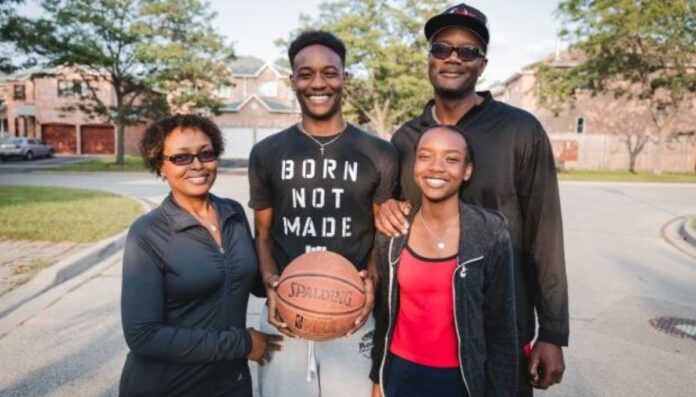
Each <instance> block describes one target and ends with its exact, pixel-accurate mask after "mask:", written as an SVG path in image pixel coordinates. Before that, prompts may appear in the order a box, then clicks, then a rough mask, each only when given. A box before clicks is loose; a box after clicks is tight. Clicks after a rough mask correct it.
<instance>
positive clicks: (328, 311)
mask: <svg viewBox="0 0 696 397" xmlns="http://www.w3.org/2000/svg"><path fill="white" fill-rule="evenodd" d="M365 298H366V297H365V284H364V281H363V279H362V278H361V277H360V275H359V274H358V271H357V270H356V269H355V267H354V266H353V265H352V264H351V263H350V262H349V261H348V260H347V259H346V258H344V257H342V256H341V255H339V254H337V253H335V252H330V251H322V252H308V253H306V254H303V255H300V256H298V257H297V258H295V260H293V261H292V262H290V264H289V265H288V266H287V267H286V268H285V270H284V271H283V274H281V276H280V280H279V282H278V314H280V317H281V318H282V319H283V321H284V322H285V323H286V324H287V325H288V328H290V330H292V331H293V332H295V333H296V334H298V335H300V336H302V337H303V338H306V339H311V340H315V341H325V340H330V339H334V338H338V337H341V336H344V335H345V334H346V333H347V332H348V331H350V330H351V329H352V328H353V325H354V324H355V320H356V319H357V318H358V316H359V315H360V311H361V310H362V308H363V306H365Z"/></svg>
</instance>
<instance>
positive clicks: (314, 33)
mask: <svg viewBox="0 0 696 397" xmlns="http://www.w3.org/2000/svg"><path fill="white" fill-rule="evenodd" d="M314 44H319V45H323V46H324V47H327V48H329V49H330V50H331V51H333V52H335V53H336V54H337V55H338V57H339V58H341V64H343V65H344V66H345V64H346V45H345V44H344V43H343V41H341V39H339V38H338V37H336V36H335V35H334V34H332V33H329V32H326V31H323V30H311V31H307V32H302V33H301V34H300V35H299V36H297V37H296V38H295V40H293V41H292V43H290V47H288V60H289V61H290V68H291V69H293V70H294V69H295V56H297V53H299V52H300V51H302V50H303V49H304V48H305V47H309V46H311V45H314Z"/></svg>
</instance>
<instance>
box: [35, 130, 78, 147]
mask: <svg viewBox="0 0 696 397" xmlns="http://www.w3.org/2000/svg"><path fill="white" fill-rule="evenodd" d="M75 131H76V129H75V126H74V125H69V124H44V125H42V126H41V139H43V140H44V141H45V142H46V143H48V144H49V145H51V146H53V148H54V149H55V151H56V153H69V154H75V153H77V134H76V132H75Z"/></svg>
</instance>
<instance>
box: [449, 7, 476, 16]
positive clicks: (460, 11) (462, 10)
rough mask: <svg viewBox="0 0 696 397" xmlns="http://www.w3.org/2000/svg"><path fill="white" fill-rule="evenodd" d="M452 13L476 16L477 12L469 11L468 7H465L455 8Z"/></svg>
mask: <svg viewBox="0 0 696 397" xmlns="http://www.w3.org/2000/svg"><path fill="white" fill-rule="evenodd" d="M452 14H458V15H464V16H467V17H472V18H476V14H474V13H473V12H471V11H469V10H468V9H466V8H464V7H462V8H455V9H454V10H452Z"/></svg>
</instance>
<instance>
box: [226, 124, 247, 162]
mask: <svg viewBox="0 0 696 397" xmlns="http://www.w3.org/2000/svg"><path fill="white" fill-rule="evenodd" d="M222 135H223V136H224V137H225V153H223V154H222V158H223V159H248V158H249V152H250V151H251V147H252V146H254V129H253V128H223V129H222Z"/></svg>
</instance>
